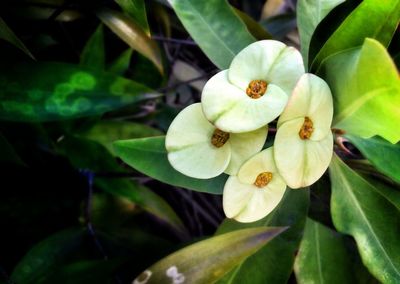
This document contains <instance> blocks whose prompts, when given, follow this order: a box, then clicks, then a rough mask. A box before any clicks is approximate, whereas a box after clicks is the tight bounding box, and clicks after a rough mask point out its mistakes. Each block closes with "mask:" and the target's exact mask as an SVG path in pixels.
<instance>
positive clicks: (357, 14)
mask: <svg viewBox="0 0 400 284" xmlns="http://www.w3.org/2000/svg"><path fill="white" fill-rule="evenodd" d="M399 18H400V1H399V0H395V1H381V0H364V1H362V2H361V4H360V5H359V6H358V7H357V8H356V9H355V10H354V11H353V12H352V13H351V14H350V15H349V16H348V17H347V18H346V19H345V20H344V21H343V22H342V23H341V25H340V26H339V27H338V28H337V30H336V31H335V32H334V33H333V34H332V35H331V37H330V38H329V39H328V40H327V41H326V43H325V44H324V45H323V47H322V48H321V50H320V51H319V53H318V54H317V55H316V57H315V58H314V60H313V61H312V65H311V68H310V69H311V70H316V69H318V67H319V66H320V64H321V63H322V61H323V60H324V59H326V58H328V57H329V56H330V55H333V54H335V53H338V52H341V51H343V50H345V49H349V48H354V47H357V46H360V45H362V44H363V42H364V39H365V38H367V37H370V38H374V39H376V40H377V41H379V42H381V43H382V45H384V46H386V47H387V46H388V45H389V43H390V40H391V39H392V36H393V33H394V32H395V30H396V28H397V25H398V21H399ZM366 23H368V24H366ZM310 59H311V58H310Z"/></svg>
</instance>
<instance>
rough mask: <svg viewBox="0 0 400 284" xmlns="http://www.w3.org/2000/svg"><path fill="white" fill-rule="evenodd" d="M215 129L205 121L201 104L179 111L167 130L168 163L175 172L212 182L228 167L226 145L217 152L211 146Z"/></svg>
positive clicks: (228, 146) (229, 153) (217, 149)
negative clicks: (211, 179)
mask: <svg viewBox="0 0 400 284" xmlns="http://www.w3.org/2000/svg"><path fill="white" fill-rule="evenodd" d="M214 130H215V127H214V126H213V125H212V124H211V123H209V122H208V121H207V119H206V118H205V117H204V115H203V112H202V109H201V105H200V103H197V104H193V105H190V106H188V107H187V108H185V109H184V110H182V111H181V112H180V113H179V114H178V115H177V116H176V117H175V119H174V121H173V122H172V123H171V126H170V127H169V129H168V132H167V136H166V140H165V146H166V149H167V151H168V160H169V161H170V163H171V165H172V167H173V168H175V169H176V170H177V171H179V172H181V173H183V174H185V175H187V176H190V177H194V178H201V179H206V178H212V177H215V176H218V175H219V174H221V173H222V172H223V171H224V170H225V169H226V167H227V166H228V164H229V160H230V157H231V149H230V145H229V140H228V142H227V143H226V144H225V145H224V146H222V147H220V148H216V147H214V146H213V145H212V144H211V136H212V134H213V132H214Z"/></svg>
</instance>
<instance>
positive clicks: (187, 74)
mask: <svg viewBox="0 0 400 284" xmlns="http://www.w3.org/2000/svg"><path fill="white" fill-rule="evenodd" d="M172 74H173V75H174V76H175V77H176V79H178V80H179V81H180V82H188V83H187V84H188V85H189V86H191V87H192V88H195V89H196V90H198V91H199V92H201V91H202V90H203V88H204V85H205V84H206V82H207V78H206V77H205V76H204V73H203V72H201V71H200V70H198V69H196V68H194V67H193V66H192V65H190V64H188V63H186V62H184V61H182V60H176V61H175V62H174V65H173V66H172ZM202 77H203V79H201V78H202ZM196 78H199V79H198V80H195V81H194V80H193V79H196Z"/></svg>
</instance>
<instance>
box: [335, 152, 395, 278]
mask: <svg viewBox="0 0 400 284" xmlns="http://www.w3.org/2000/svg"><path fill="white" fill-rule="evenodd" d="M329 172H330V175H331V180H332V199H331V212H332V219H333V222H334V224H335V227H336V228H337V229H338V230H339V231H340V232H342V233H344V234H350V235H352V236H353V237H354V238H355V240H356V242H357V246H358V250H359V252H360V255H361V258H362V260H363V262H364V264H365V266H366V267H367V268H368V269H369V271H370V272H371V273H372V274H373V275H374V276H375V277H376V278H377V279H379V280H380V281H381V282H383V283H397V282H399V281H400V254H399V252H400V243H399V242H398V236H399V234H400V213H399V211H398V210H397V208H396V207H394V206H393V205H392V204H391V203H390V202H389V201H388V200H387V199H385V198H384V197H383V196H382V195H381V194H380V193H378V192H377V189H376V188H375V187H374V186H373V185H372V184H370V183H368V182H367V181H366V180H365V179H363V178H362V177H361V176H359V175H358V174H357V173H356V172H354V171H353V170H352V169H350V168H349V167H348V166H347V165H345V164H344V163H343V162H342V161H341V160H340V159H339V158H338V157H337V156H334V158H333V161H332V163H331V166H330V168H329Z"/></svg>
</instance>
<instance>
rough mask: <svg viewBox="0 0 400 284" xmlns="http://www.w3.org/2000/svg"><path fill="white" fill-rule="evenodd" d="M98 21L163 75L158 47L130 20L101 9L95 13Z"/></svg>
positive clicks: (116, 13) (120, 14)
mask: <svg viewBox="0 0 400 284" xmlns="http://www.w3.org/2000/svg"><path fill="white" fill-rule="evenodd" d="M97 16H98V17H99V18H100V20H101V21H102V22H103V23H104V24H105V25H106V26H108V27H109V28H110V29H111V30H112V31H113V32H114V33H115V34H116V35H117V36H118V37H119V38H121V39H122V40H123V41H124V42H125V43H126V44H128V45H129V46H130V47H131V48H133V49H134V50H137V51H138V52H140V53H141V54H143V55H144V56H145V57H147V58H148V59H150V61H151V62H153V63H154V65H155V66H156V67H157V69H158V70H159V71H160V72H161V73H163V66H162V61H161V53H160V50H159V48H158V45H157V43H156V42H155V41H153V40H152V39H151V38H150V37H149V36H148V35H147V34H146V33H145V32H144V31H143V29H142V28H141V27H140V26H138V25H137V24H136V23H135V22H134V21H132V19H131V18H129V17H128V16H126V15H124V14H122V13H119V12H117V11H113V10H108V9H105V8H104V9H102V10H100V11H98V12H97Z"/></svg>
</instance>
